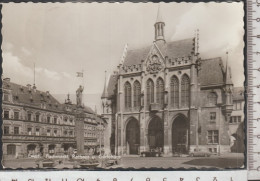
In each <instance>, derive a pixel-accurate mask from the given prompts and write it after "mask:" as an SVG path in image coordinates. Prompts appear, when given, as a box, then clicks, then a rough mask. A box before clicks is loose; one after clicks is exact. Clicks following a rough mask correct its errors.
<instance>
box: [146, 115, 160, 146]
mask: <svg viewBox="0 0 260 181" xmlns="http://www.w3.org/2000/svg"><path fill="white" fill-rule="evenodd" d="M148 143H149V148H150V149H160V150H161V151H163V145H164V136H163V122H162V120H161V119H160V118H159V117H154V118H152V119H151V121H150V123H149V125H148Z"/></svg>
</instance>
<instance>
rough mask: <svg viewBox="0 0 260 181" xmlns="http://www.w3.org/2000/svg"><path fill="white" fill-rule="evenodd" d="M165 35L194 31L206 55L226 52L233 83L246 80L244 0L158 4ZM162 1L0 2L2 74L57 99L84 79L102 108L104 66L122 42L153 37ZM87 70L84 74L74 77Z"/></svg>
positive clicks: (88, 98) (114, 59) (89, 99)
mask: <svg viewBox="0 0 260 181" xmlns="http://www.w3.org/2000/svg"><path fill="white" fill-rule="evenodd" d="M160 8H161V11H162V17H163V20H164V22H165V39H166V41H175V40H180V39H186V38H191V37H194V35H195V30H196V29H199V52H200V56H201V58H202V59H204V58H205V59H206V58H213V57H222V58H223V61H225V60H226V52H227V51H228V52H229V57H228V59H229V65H230V67H231V73H232V80H233V83H234V86H243V82H244V68H243V60H244V57H243V48H244V42H243V35H244V29H243V27H244V22H243V16H244V11H243V3H242V2H239V3H237V2H233V3H214V2H211V3H160ZM157 11H158V4H157V3H38V4H36V3H19V4H18V3H8V4H4V5H3V9H2V15H3V19H2V23H3V28H2V35H3V44H2V50H3V54H2V56H3V65H2V67H3V77H4V78H6V77H9V78H11V81H12V82H14V83H18V84H21V85H27V84H33V82H34V64H35V83H36V86H37V89H39V90H42V91H50V93H51V94H52V95H54V96H55V97H56V98H57V99H58V100H59V101H60V102H62V103H63V102H64V100H65V99H66V95H67V94H68V93H69V94H70V95H71V98H72V101H73V102H75V92H76V89H77V88H78V87H79V85H80V84H83V85H84V104H85V105H87V106H89V107H91V108H93V109H94V108H95V107H97V110H98V112H100V110H101V99H100V97H101V94H102V91H103V87H104V80H105V78H104V77H105V73H104V72H105V70H106V71H107V72H108V76H109V74H111V73H113V71H114V70H115V69H116V67H117V65H118V63H119V62H120V60H121V56H122V53H123V50H124V47H125V44H128V49H137V48H142V47H144V46H149V45H151V44H152V42H153V40H154V23H155V21H156V17H157ZM79 71H83V72H84V78H79V77H76V72H79Z"/></svg>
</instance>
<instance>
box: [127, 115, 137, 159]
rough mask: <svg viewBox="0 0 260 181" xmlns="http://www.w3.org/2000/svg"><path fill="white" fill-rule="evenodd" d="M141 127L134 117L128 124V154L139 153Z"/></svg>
mask: <svg viewBox="0 0 260 181" xmlns="http://www.w3.org/2000/svg"><path fill="white" fill-rule="evenodd" d="M139 146H140V127H139V124H138V122H137V120H136V119H134V118H132V119H131V120H130V121H129V122H128V123H127V126H126V147H127V154H139Z"/></svg>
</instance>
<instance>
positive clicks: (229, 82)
mask: <svg viewBox="0 0 260 181" xmlns="http://www.w3.org/2000/svg"><path fill="white" fill-rule="evenodd" d="M226 54H227V60H226V74H225V83H226V84H233V83H232V80H231V73H230V67H229V66H228V52H226Z"/></svg>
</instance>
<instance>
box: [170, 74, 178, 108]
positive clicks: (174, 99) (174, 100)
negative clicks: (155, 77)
mask: <svg viewBox="0 0 260 181" xmlns="http://www.w3.org/2000/svg"><path fill="white" fill-rule="evenodd" d="M171 105H172V106H173V107H174V108H177V107H179V80H178V78H177V77H176V76H172V78H171Z"/></svg>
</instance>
